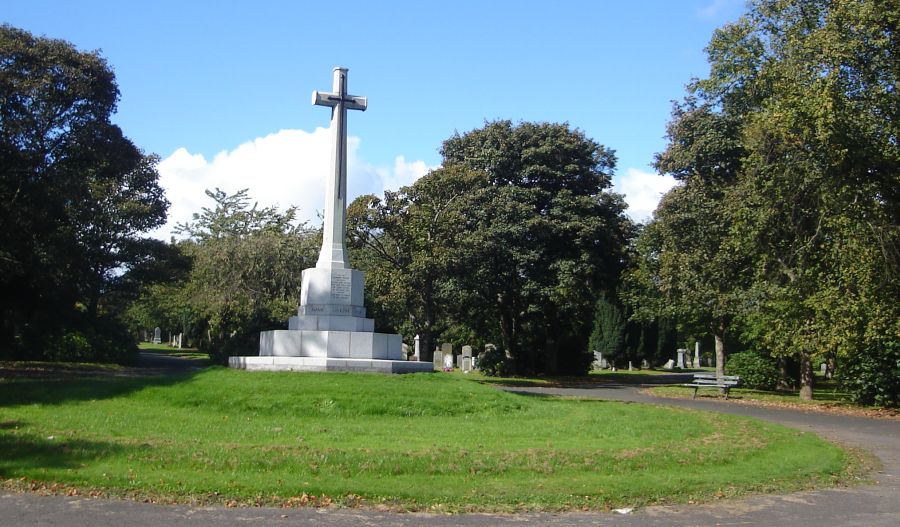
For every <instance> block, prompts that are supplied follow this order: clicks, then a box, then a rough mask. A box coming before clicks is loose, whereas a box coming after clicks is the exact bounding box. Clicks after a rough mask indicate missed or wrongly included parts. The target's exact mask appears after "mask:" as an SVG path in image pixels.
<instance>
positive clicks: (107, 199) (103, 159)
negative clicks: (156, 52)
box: [0, 25, 168, 354]
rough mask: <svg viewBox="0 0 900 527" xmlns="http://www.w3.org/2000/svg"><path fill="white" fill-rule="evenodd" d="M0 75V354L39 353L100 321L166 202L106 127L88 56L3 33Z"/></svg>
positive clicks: (108, 107)
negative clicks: (46, 339)
mask: <svg viewBox="0 0 900 527" xmlns="http://www.w3.org/2000/svg"><path fill="white" fill-rule="evenodd" d="M0 71H2V75H0V200H2V202H3V207H0V298H2V301H0V302H2V304H0V309H2V313H3V317H2V318H3V323H2V336H0V347H2V349H3V350H4V351H6V352H7V353H10V352H14V353H15V352H17V351H16V350H18V352H21V353H26V354H32V353H40V349H39V348H40V346H39V345H38V343H37V342H36V341H34V339H37V338H39V337H40V336H41V335H48V334H60V333H61V332H64V331H66V330H71V329H72V328H73V327H76V326H79V325H81V326H83V325H88V326H90V325H92V324H95V323H97V320H98V318H99V317H103V316H109V315H110V313H106V312H103V311H102V309H101V299H102V297H103V296H104V295H106V294H108V293H109V292H110V291H111V290H113V289H114V288H115V287H116V285H117V283H119V281H120V277H121V275H122V272H123V271H127V270H128V269H129V268H130V267H131V266H132V265H133V264H135V263H136V262H139V261H140V260H141V259H142V258H144V257H145V256H146V250H145V249H146V244H145V243H144V242H143V241H142V240H141V239H140V234H141V233H143V232H146V231H147V230H149V229H152V228H154V227H156V226H158V225H160V224H162V223H163V222H164V221H165V211H166V207H167V206H168V204H167V202H166V200H165V198H164V197H163V193H162V189H161V188H160V187H159V185H158V184H157V179H158V175H157V173H156V170H155V163H156V159H155V158H154V157H152V156H145V155H144V154H143V153H142V152H141V151H140V150H139V149H138V148H137V147H135V146H134V144H133V143H132V142H131V141H130V140H128V138H126V137H125V136H124V135H123V134H122V131H121V130H120V129H119V128H118V127H117V126H115V125H114V124H112V123H111V122H110V117H111V115H112V114H113V113H114V112H115V108H116V102H117V100H118V96H119V92H118V88H117V87H116V83H115V77H114V75H113V72H112V70H111V69H110V68H109V66H108V65H107V64H106V62H105V61H104V60H103V58H102V57H100V55H99V54H98V53H96V52H91V53H84V52H79V51H77V50H76V49H75V48H74V47H73V46H72V45H71V44H69V43H67V42H64V41H61V40H53V39H47V38H39V37H34V36H33V35H31V34H30V33H28V32H26V31H23V30H20V29H15V28H12V27H10V26H8V25H4V26H0ZM98 327H99V326H98ZM22 339H24V340H22ZM25 341H29V342H30V344H28V343H26V342H25ZM15 342H20V344H22V345H20V346H14V343H15Z"/></svg>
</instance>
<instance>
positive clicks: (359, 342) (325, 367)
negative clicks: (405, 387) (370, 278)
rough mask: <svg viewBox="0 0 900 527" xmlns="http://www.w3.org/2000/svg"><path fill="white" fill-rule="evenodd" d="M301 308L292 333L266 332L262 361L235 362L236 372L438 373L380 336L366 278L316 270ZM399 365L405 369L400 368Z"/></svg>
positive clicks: (307, 273) (395, 340)
mask: <svg viewBox="0 0 900 527" xmlns="http://www.w3.org/2000/svg"><path fill="white" fill-rule="evenodd" d="M301 291H302V292H301V295H300V307H298V308H297V316H295V317H291V318H290V319H289V320H288V329H286V330H285V329H276V330H272V331H263V332H261V333H260V335H259V357H230V358H229V360H228V365H229V366H231V367H232V368H241V369H248V370H291V371H368V372H382V373H412V372H418V371H432V367H431V365H430V364H428V363H424V364H423V363H417V362H409V361H406V360H404V357H403V341H402V339H401V338H400V335H396V334H387V333H375V331H374V329H375V321H374V320H373V319H371V318H366V308H365V306H364V305H363V273H362V272H360V271H357V270H355V269H340V268H332V269H327V268H319V267H314V268H311V269H306V270H304V271H303V278H302V289H301ZM395 362H398V363H400V364H394V363H395Z"/></svg>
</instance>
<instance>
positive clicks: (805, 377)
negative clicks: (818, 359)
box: [800, 351, 813, 401]
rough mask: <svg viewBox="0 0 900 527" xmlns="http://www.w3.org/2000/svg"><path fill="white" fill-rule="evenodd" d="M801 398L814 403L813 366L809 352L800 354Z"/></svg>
mask: <svg viewBox="0 0 900 527" xmlns="http://www.w3.org/2000/svg"><path fill="white" fill-rule="evenodd" d="M800 398H801V399H803V400H804V401H812V398H813V366H812V357H810V355H809V352H807V351H801V352H800Z"/></svg>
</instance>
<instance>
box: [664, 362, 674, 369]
mask: <svg viewBox="0 0 900 527" xmlns="http://www.w3.org/2000/svg"><path fill="white" fill-rule="evenodd" d="M674 367H675V361H674V360H672V359H669V360H667V361H666V364H665V366H663V368H665V369H667V370H671V369H672V368H674Z"/></svg>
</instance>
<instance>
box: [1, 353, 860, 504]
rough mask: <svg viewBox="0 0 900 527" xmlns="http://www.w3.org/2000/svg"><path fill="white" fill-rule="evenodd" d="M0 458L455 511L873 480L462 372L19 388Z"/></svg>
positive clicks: (284, 494) (809, 447) (4, 404)
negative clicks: (515, 390)
mask: <svg viewBox="0 0 900 527" xmlns="http://www.w3.org/2000/svg"><path fill="white" fill-rule="evenodd" d="M0 451H2V452H3V455H2V456H0V477H2V478H5V479H6V486H7V487H11V488H29V487H31V488H41V487H42V485H43V483H46V486H47V487H49V488H51V489H52V490H53V491H55V492H69V493H73V492H78V493H80V494H93V495H100V496H106V495H112V496H127V497H132V498H140V499H150V500H155V501H163V502H194V503H197V502H199V503H219V504H227V505H257V504H269V505H304V504H322V503H329V502H330V503H337V504H340V505H351V506H352V505H368V506H387V507H390V508H394V509H401V510H445V511H474V510H482V511H483V510H490V511H520V510H577V509H594V510H598V509H601V510H602V509H608V508H610V507H618V506H640V505H646V504H652V503H668V502H686V501H689V500H694V501H707V500H712V499H716V498H720V497H727V496H735V495H741V494H745V493H747V492H753V491H766V492H780V491H787V490H795V489H800V488H809V487H811V486H817V485H829V484H833V483H841V482H843V481H847V480H849V479H851V477H850V475H849V473H850V472H852V471H855V470H858V469H860V467H859V466H858V465H857V464H856V463H857V462H856V461H855V458H854V457H853V456H851V455H849V454H848V453H847V452H845V451H843V450H841V449H840V448H838V447H836V446H834V445H832V444H830V443H827V442H825V441H823V440H821V439H820V438H818V437H817V436H815V435H813V434H810V433H805V432H799V431H796V430H791V429H787V428H784V427H780V426H776V425H771V424H766V423H762V422H759V421H754V420H750V419H746V418H740V417H737V416H729V415H721V414H712V413H701V412H695V411H689V410H680V409H675V408H663V407H654V406H645V405H638V404H624V403H617V402H605V401H597V400H581V399H557V398H551V397H539V396H525V395H516V394H511V393H507V392H502V391H499V390H496V389H495V388H493V387H490V386H486V385H483V384H481V383H479V382H472V380H470V379H468V378H465V377H463V376H460V375H441V374H414V375H402V376H386V375H373V374H350V373H306V374H298V373H272V372H245V371H236V370H228V369H224V368H209V369H206V370H202V371H199V372H195V373H185V374H181V375H173V376H156V377H146V378H116V377H95V378H90V379H84V378H81V379H77V378H76V379H54V380H51V381H48V380H47V379H36V378H25V377H16V376H11V377H5V378H3V379H0ZM42 482H43V483H42ZM54 484H55V485H56V486H55V487H54V486H53V485H54Z"/></svg>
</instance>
